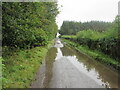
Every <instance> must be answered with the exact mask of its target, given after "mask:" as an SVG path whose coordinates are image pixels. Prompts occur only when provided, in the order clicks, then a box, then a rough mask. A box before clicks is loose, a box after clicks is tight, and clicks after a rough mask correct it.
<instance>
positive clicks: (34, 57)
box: [2, 43, 52, 88]
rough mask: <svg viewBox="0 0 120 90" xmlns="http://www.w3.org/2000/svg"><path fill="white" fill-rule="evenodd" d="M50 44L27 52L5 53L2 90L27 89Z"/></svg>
mask: <svg viewBox="0 0 120 90" xmlns="http://www.w3.org/2000/svg"><path fill="white" fill-rule="evenodd" d="M51 44H52V43H50V44H49V45H48V46H41V47H35V48H32V49H28V50H17V51H6V52H5V53H4V54H5V55H4V57H3V59H4V61H3V62H4V64H5V69H3V70H4V71H3V79H2V81H3V83H2V85H3V88H27V87H29V86H30V84H31V82H32V81H33V79H34V77H35V73H36V72H37V70H38V69H39V67H40V64H42V60H43V58H44V57H45V55H46V53H47V51H48V48H50V46H51Z"/></svg>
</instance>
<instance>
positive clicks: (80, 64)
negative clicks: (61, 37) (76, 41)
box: [61, 46, 120, 88]
mask: <svg viewBox="0 0 120 90" xmlns="http://www.w3.org/2000/svg"><path fill="white" fill-rule="evenodd" d="M61 51H62V53H63V56H64V57H67V58H68V59H69V60H70V61H71V62H72V64H74V66H76V67H77V68H78V69H79V70H80V71H82V72H84V73H85V74H86V75H88V76H90V77H91V78H93V79H94V80H95V81H97V82H98V83H100V84H101V85H104V86H105V87H111V88H117V87H118V86H120V85H118V84H119V83H118V78H120V77H119V75H118V73H117V72H115V71H114V70H112V69H110V68H108V67H106V66H105V65H103V64H101V63H99V62H97V61H95V60H93V59H91V58H89V57H87V56H86V55H84V54H82V53H79V52H77V51H76V50H74V49H70V48H69V47H67V46H65V47H63V48H61Z"/></svg>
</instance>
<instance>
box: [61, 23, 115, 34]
mask: <svg viewBox="0 0 120 90" xmlns="http://www.w3.org/2000/svg"><path fill="white" fill-rule="evenodd" d="M112 25H113V23H112V22H103V21H90V22H75V21H63V24H62V26H61V28H60V34H61V35H75V34H76V33H77V32H79V31H82V30H89V29H91V30H95V31H99V32H104V31H106V30H107V29H108V28H110V27H112Z"/></svg>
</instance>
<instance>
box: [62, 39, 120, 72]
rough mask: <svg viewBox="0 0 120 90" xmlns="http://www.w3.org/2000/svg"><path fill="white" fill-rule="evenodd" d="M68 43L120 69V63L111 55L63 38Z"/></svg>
mask: <svg viewBox="0 0 120 90" xmlns="http://www.w3.org/2000/svg"><path fill="white" fill-rule="evenodd" d="M62 40H63V41H65V42H66V43H67V45H69V46H72V47H74V48H75V49H76V50H77V51H79V52H82V53H85V54H87V55H89V56H90V57H92V58H94V59H95V60H97V61H99V62H101V63H104V64H106V65H108V66H111V67H113V68H115V69H116V70H120V63H119V62H118V61H116V60H114V59H112V58H110V57H109V56H107V55H105V54H103V53H101V52H99V51H97V50H91V49H89V48H88V47H86V46H81V45H79V44H77V43H75V42H73V41H70V40H66V39H62Z"/></svg>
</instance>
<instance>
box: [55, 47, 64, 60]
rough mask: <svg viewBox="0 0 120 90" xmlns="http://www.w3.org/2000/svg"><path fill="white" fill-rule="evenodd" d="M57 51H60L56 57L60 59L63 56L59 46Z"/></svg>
mask: <svg viewBox="0 0 120 90" xmlns="http://www.w3.org/2000/svg"><path fill="white" fill-rule="evenodd" d="M57 51H58V52H57V57H56V59H55V60H58V59H60V58H61V57H62V56H63V55H62V52H61V50H60V48H57Z"/></svg>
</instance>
